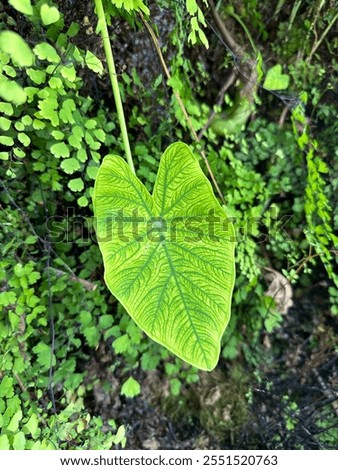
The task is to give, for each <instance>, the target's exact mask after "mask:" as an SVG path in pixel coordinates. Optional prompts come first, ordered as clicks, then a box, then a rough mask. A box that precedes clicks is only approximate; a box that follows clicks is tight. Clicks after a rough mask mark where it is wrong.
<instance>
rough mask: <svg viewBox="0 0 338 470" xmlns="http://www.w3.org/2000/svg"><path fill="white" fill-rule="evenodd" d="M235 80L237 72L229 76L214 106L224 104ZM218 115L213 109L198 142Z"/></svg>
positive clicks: (200, 132)
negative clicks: (226, 94)
mask: <svg viewBox="0 0 338 470" xmlns="http://www.w3.org/2000/svg"><path fill="white" fill-rule="evenodd" d="M235 80H236V72H234V71H233V72H231V74H230V75H229V77H228V79H227V81H226V82H225V83H224V85H223V86H222V88H221V89H220V91H219V93H218V97H217V101H216V103H215V105H214V106H221V104H222V103H223V99H224V95H225V93H226V91H227V90H228V88H230V87H231V85H232V84H233V83H234V81H235ZM216 114H217V113H216V111H215V110H214V109H213V110H212V111H211V113H210V115H209V117H208V120H207V122H206V123H205V124H204V126H203V128H202V129H201V130H200V131H199V133H198V134H197V137H198V140H201V139H202V137H203V135H204V133H205V131H206V130H207V129H208V128H209V126H210V124H211V122H212V120H213V119H214V117H215V115H216Z"/></svg>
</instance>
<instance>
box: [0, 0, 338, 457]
mask: <svg viewBox="0 0 338 470" xmlns="http://www.w3.org/2000/svg"><path fill="white" fill-rule="evenodd" d="M61 3H62V5H61ZM65 3H66V2H65ZM123 3H128V5H129V6H130V8H129V11H128V8H124V9H123V8H122V4H123ZM232 3H233V8H234V9H235V10H234V11H235V12H236V14H237V15H239V16H240V18H241V20H242V22H244V24H245V25H246V26H247V28H249V29H250V33H251V36H252V37H253V38H254V41H255V42H256V48H258V49H259V50H261V51H262V54H261V56H260V58H259V57H258V56H257V57H255V55H254V54H255V52H254V51H253V50H252V48H250V43H249V45H248V46H246V44H247V42H248V37H247V34H246V33H245V30H243V28H242V27H241V25H239V24H238V22H236V19H235V17H234V16H233V15H232V16H231V15H229V14H228V13H227V12H226V10H225V9H222V7H220V8H219V10H218V12H219V14H220V15H221V16H222V18H223V19H224V21H226V24H227V25H228V26H229V27H230V29H231V28H232V30H234V31H236V34H237V36H236V37H238V38H239V39H238V41H240V43H241V46H242V48H244V49H245V50H246V52H247V56H244V59H243V58H242V59H241V60H234V57H233V56H232V55H231V54H230V53H229V51H228V49H227V48H226V47H225V46H224V44H223V43H222V41H220V39H219V38H218V37H216V36H215V35H214V34H213V32H212V30H210V29H209V28H208V23H207V22H206V20H207V21H209V22H210V21H211V17H210V14H209V13H208V10H207V8H206V3H205V2H199V3H198V4H197V3H196V2H195V1H192V0H188V1H187V2H182V3H180V2H171V1H161V2H158V6H157V8H160V9H162V10H163V11H166V12H167V13H168V15H169V14H170V15H171V17H173V18H174V28H173V30H172V31H171V32H170V34H169V36H168V40H167V42H166V43H165V44H164V45H163V51H162V52H163V54H164V56H165V58H166V60H167V62H168V64H167V65H168V66H169V67H170V72H171V79H170V80H169V81H166V77H165V76H164V74H163V73H162V70H161V67H160V65H159V66H158V74H157V76H156V77H154V78H152V79H151V83H143V81H142V79H141V78H140V76H141V73H140V70H138V69H137V68H135V69H132V70H130V69H129V68H128V66H126V67H125V70H124V69H123V68H122V67H121V70H119V71H118V73H119V79H120V90H121V94H122V98H123V101H124V105H125V111H126V115H127V119H128V130H129V138H130V141H131V147H132V153H133V157H134V163H135V166H136V171H137V175H138V177H139V178H140V179H141V180H142V182H143V183H144V184H145V186H146V187H147V189H148V190H150V191H151V189H152V187H153V184H154V182H155V179H156V174H157V170H158V163H159V159H160V155H161V154H162V151H163V150H164V148H165V147H166V146H167V145H168V144H169V143H171V142H174V141H176V140H184V141H185V142H187V143H189V144H191V147H192V148H193V149H194V151H195V154H196V155H197V156H198V157H200V155H201V149H204V151H205V153H206V155H207V158H208V161H209V163H210V167H211V170H212V172H213V174H214V175H215V178H216V181H217V184H218V186H219V188H220V191H221V193H222V194H223V196H224V201H221V200H220V199H219V201H220V202H221V203H222V204H223V205H224V207H225V208H226V210H227V212H228V213H229V215H230V216H231V217H232V218H233V221H234V225H235V230H236V235H237V241H238V243H237V247H236V266H237V268H236V269H237V279H236V285H235V290H234V297H233V306H232V318H231V321H230V323H229V326H228V327H227V329H226V331H225V334H224V336H223V338H222V350H221V360H220V365H219V369H220V370H221V369H222V368H223V367H224V366H225V365H226V366H227V367H230V368H231V366H232V365H234V371H233V373H232V374H229V377H230V378H229V383H230V386H229V388H228V389H227V390H226V393H225V392H224V381H225V380H227V379H225V378H224V375H222V374H220V375H218V372H219V370H218V369H216V374H217V379H215V381H214V382H213V385H212V388H213V390H214V394H212V393H211V392H210V393H209V394H208V393H206V390H207V388H208V386H209V385H208V383H207V381H206V382H204V380H205V378H203V376H202V378H201V375H200V373H199V372H198V371H197V369H196V368H194V367H190V366H189V367H188V366H187V365H186V364H184V363H183V362H182V361H181V360H180V359H177V358H175V357H174V356H173V355H172V354H171V353H169V352H168V351H167V350H166V349H164V348H162V347H161V346H160V345H158V344H156V343H154V342H153V341H151V340H150V339H149V338H146V337H145V335H144V334H143V333H142V332H141V330H140V329H139V328H138V327H137V326H136V324H135V323H134V322H133V321H132V320H131V318H130V317H129V315H128V314H127V313H126V311H125V310H124V309H123V307H122V306H121V305H119V304H118V303H117V301H116V299H115V298H113V297H112V296H111V295H110V294H109V292H108V290H107V288H106V286H105V284H104V281H103V266H102V258H101V255H100V252H99V249H98V245H97V243H96V240H95V234H94V230H93V219H92V209H93V208H92V203H91V196H92V192H93V186H94V181H95V178H96V175H97V171H98V168H99V165H100V163H101V161H102V159H103V157H104V156H105V155H106V154H107V153H114V154H120V155H123V145H122V142H121V140H120V137H119V131H118V124H117V117H116V113H115V108H114V106H113V104H112V98H111V97H110V95H109V94H108V93H107V91H106V90H107V88H108V87H107V86H105V85H106V83H107V73H106V67H105V60H104V54H103V52H102V48H101V46H100V43H99V40H98V41H97V47H96V48H95V50H93V51H90V50H88V49H87V47H86V45H85V44H83V41H82V38H83V31H82V30H83V25H82V23H81V21H82V19H80V18H76V17H75V19H74V21H73V22H69V21H68V20H67V21H66V18H67V15H66V16H64V15H63V13H62V12H61V10H62V11H63V12H64V13H65V11H64V9H63V6H64V5H63V2H60V5H59V10H60V11H59V10H58V8H57V5H56V4H53V3H52V2H50V1H48V2H46V1H45V0H40V1H37V2H30V1H22V2H20V1H14V0H13V1H10V2H9V5H6V7H4V6H2V8H1V11H0V19H1V26H0V31H1V32H0V68H1V73H0V130H1V132H0V145H1V147H0V159H1V165H0V177H1V182H0V191H1V193H0V204H1V211H0V227H1V228H0V244H1V259H0V273H1V274H0V308H1V310H0V380H1V382H0V429H1V437H0V448H1V449H89V448H90V449H109V448H114V447H115V448H118V447H122V448H123V447H124V446H125V445H126V442H127V443H128V432H129V431H128V430H129V429H130V427H129V425H132V423H126V422H122V421H121V422H120V421H119V418H118V417H116V416H113V415H111V416H107V415H105V416H100V413H99V412H98V413H96V412H93V411H89V409H88V401H87V400H88V396H90V394H91V392H92V390H93V387H94V384H95V383H96V382H95V381H97V377H95V376H93V374H92V373H91V372H90V368H89V367H87V366H86V365H87V364H88V363H89V362H90V360H91V358H92V357H93V355H94V352H96V351H98V350H99V347H100V345H102V344H103V343H105V344H108V345H109V348H110V350H111V352H112V358H113V360H112V362H111V363H109V364H108V365H107V364H105V363H104V365H102V367H104V368H107V370H108V371H109V373H111V374H112V375H117V376H118V377H119V384H118V394H119V395H121V396H122V398H123V399H125V400H127V401H128V400H129V401H128V403H129V404H130V406H132V403H134V401H133V400H135V399H136V398H137V397H139V396H142V382H141V380H140V370H141V371H142V373H146V374H147V373H150V372H151V371H154V370H156V371H157V372H158V373H159V374H162V375H164V376H165V377H166V378H167V381H168V384H169V392H170V399H171V400H172V401H173V402H174V403H175V400H181V399H182V400H183V405H184V399H183V398H182V397H184V393H185V391H186V390H187V388H189V387H191V388H194V387H196V386H197V382H198V385H199V386H200V387H202V388H201V390H202V392H201V397H202V398H201V401H200V402H198V403H199V404H198V406H200V407H201V409H202V412H201V413H200V416H199V418H198V419H199V420H200V423H201V426H202V427H203V428H204V429H206V432H207V433H209V434H210V435H212V436H216V437H217V438H219V436H220V435H221V434H222V433H223V435H224V434H227V435H231V436H232V433H233V431H234V429H232V428H236V430H237V429H239V428H240V427H241V426H242V425H243V423H244V422H245V421H246V419H247V416H248V414H247V413H248V409H249V407H250V400H249V399H248V396H249V395H250V390H249V389H250V386H252V387H253V388H254V382H255V380H256V379H257V377H256V378H255V379H254V378H252V377H251V376H250V377H251V378H249V377H248V374H250V373H251V372H250V371H252V370H256V369H259V370H260V366H261V365H262V361H266V363H267V364H271V363H273V360H274V358H275V357H279V355H280V354H282V353H281V351H280V350H279V349H278V344H276V345H274V344H273V346H272V347H271V348H270V349H269V352H268V353H267V352H266V346H264V344H266V341H267V339H266V338H269V339H271V342H272V343H273V341H272V340H273V338H274V335H275V334H277V335H278V334H279V333H281V332H282V331H283V327H284V325H285V316H284V315H283V305H282V304H281V303H280V301H278V299H276V298H272V297H271V296H270V295H267V289H268V285H267V282H266V281H265V280H264V269H263V268H264V267H269V268H272V269H274V270H275V271H276V272H278V273H279V274H282V275H283V276H284V277H285V278H287V279H288V280H289V282H290V283H291V284H292V286H293V288H294V289H295V290H296V289H298V290H302V289H310V288H311V286H312V285H313V284H315V283H317V281H320V282H322V283H323V286H325V289H326V290H327V298H328V302H330V305H329V307H330V308H331V313H329V315H331V317H330V321H332V323H333V322H334V321H336V316H335V315H337V292H338V290H337V285H336V282H337V280H336V277H335V274H334V273H335V264H334V263H335V259H334V258H335V255H336V251H335V250H336V249H337V247H336V244H337V239H336V237H335V235H334V232H335V230H336V229H337V223H338V215H337V212H335V211H334V208H335V207H336V206H337V186H338V179H337V158H336V157H337V148H338V145H336V144H335V140H336V137H335V136H337V135H338V133H337V130H338V129H337V121H336V119H335V115H336V106H337V104H336V103H337V101H336V95H337V84H336V83H335V82H334V80H333V78H332V77H333V75H334V72H335V71H337V63H336V60H335V58H334V52H336V49H337V42H336V40H335V39H333V38H331V35H330V32H328V33H327V34H326V35H325V36H324V37H323V40H322V41H321V43H320V44H319V45H317V42H318V38H319V39H320V38H321V36H322V35H323V34H324V33H325V31H326V29H327V28H328V26H329V25H330V24H331V22H332V19H333V18H334V12H333V11H331V10H333V9H331V8H330V7H329V6H328V5H326V2H324V3H325V6H323V7H322V8H323V10H322V13H323V14H319V13H320V11H319V13H318V8H319V6H318V2H309V5H308V6H307V7H306V8H305V7H304V9H300V10H299V11H298V10H295V7H290V8H289V9H284V11H283V12H282V11H278V12H273V11H272V12H270V11H268V12H267V11H265V10H264V8H263V7H262V6H259V2H257V1H256V0H246V1H243V2H239V3H238V2H232ZM281 3H283V2H281ZM296 3H297V4H298V3H299V2H296ZM108 7H109V8H108ZM153 8H154V6H153V5H152V4H151V3H150V2H141V1H139V2H118V1H113V2H109V4H107V11H109V12H110V14H111V18H110V21H111V23H112V30H113V31H114V25H115V24H116V22H119V21H122V22H124V23H123V24H126V28H132V27H133V28H135V30H133V31H135V34H136V33H137V31H139V29H142V28H144V26H143V24H142V21H141V19H140V16H139V13H138V11H137V10H141V11H142V12H143V15H145V17H147V18H148V19H149V21H150V22H151V24H152V25H153V27H154V29H155V30H156V31H158V34H159V37H161V27H160V26H161V25H157V29H156V25H155V24H154V22H153V18H152V10H153ZM271 8H272V7H271ZM229 11H230V10H229ZM230 13H231V12H230ZM306 13H308V15H307V14H306ZM317 13H318V14H317ZM267 14H269V15H270V14H271V15H273V19H272V22H273V23H272V26H273V27H269V25H268V24H267V22H266V21H265V20H264V19H266V15H267ZM307 16H309V18H310V19H311V20H312V23H313V24H314V25H315V28H316V32H317V34H316V35H313V34H312V33H311V28H310V26H311V25H310V24H308V22H307V21H308V20H307ZM291 20H292V21H291ZM95 21H96V20H95V19H93V21H92V23H93V24H95ZM290 21H291V26H290ZM128 22H129V23H128ZM310 23H311V21H310ZM127 25H129V26H127ZM130 25H132V26H130ZM304 28H305V29H304ZM9 32H10V35H9V36H8V34H9ZM3 34H4V35H3ZM94 34H95V33H94ZM79 37H81V40H79V39H78V38H79ZM149 41H150V40H149ZM223 42H224V41H223ZM207 43H208V44H209V50H208V52H207V53H206V52H205V48H204V46H203V44H204V45H206V44H207ZM147 44H148V46H149V47H153V45H152V44H151V43H148V42H147ZM299 44H302V51H301V53H300V54H301V56H300V58H299V60H297V59H296V57H297V54H298V45H299ZM296 45H297V47H296ZM258 46H259V47H258ZM117 53H118V52H117ZM135 53H137V50H136V52H135ZM210 54H214V59H213V60H211V59H209V58H208V57H211V56H210ZM321 54H322V55H323V58H322V57H321ZM208 55H209V56H208ZM309 56H311V60H310V61H309V60H308V57H309ZM247 57H248V58H250V60H251V59H257V62H255V63H256V67H257V74H256V78H257V82H259V83H257V86H256V87H255V90H254V94H253V96H250V108H249V111H248V109H247V108H246V109H245V110H244V111H245V116H244V118H243V117H242V118H241V119H238V120H236V122H235V121H232V124H233V125H229V126H228V125H226V126H225V125H224V126H223V125H222V120H223V119H224V118H226V119H228V120H229V117H230V118H231V116H233V117H234V116H237V117H238V115H239V113H237V114H236V111H238V106H240V105H241V100H240V97H241V96H242V93H243V91H242V90H243V87H244V85H245V83H246V78H245V77H246V76H247V71H246V66H247V63H246V58H247ZM262 57H263V58H262ZM267 58H269V62H268V61H267ZM118 59H119V60H120V61H121V63H123V55H120V56H118ZM235 59H236V58H235ZM243 64H244V65H243ZM276 65H280V67H277V68H274V69H273V67H274V66H276ZM234 66H236V67H239V68H240V70H241V71H242V68H241V67H242V66H243V67H244V68H243V73H238V74H237V77H236V80H235V81H234V82H233V84H232V86H231V87H230V88H229V89H228V90H227V91H226V92H225V95H224V97H223V98H222V100H221V102H220V104H216V102H217V96H218V92H219V90H220V88H221V86H222V84H223V82H222V80H221V79H220V77H222V76H223V77H227V76H228V75H229V74H230V73H231V72H232V71H233V69H234ZM269 71H270V72H269ZM120 72H121V73H120ZM259 74H262V76H261V78H260V79H259V80H260V81H259V80H258V76H259ZM285 77H287V79H286V78H285ZM173 91H175V92H178V93H179V94H180V96H181V98H182V102H183V104H184V105H185V107H186V110H187V112H188V114H189V116H190V119H191V123H192V126H193V128H194V130H195V131H196V132H197V133H199V132H201V131H202V130H204V129H205V130H204V131H203V136H202V137H201V140H200V141H199V143H198V144H197V143H196V142H193V140H192V138H191V135H190V130H189V129H190V127H189V125H188V123H187V120H186V118H185V117H184V114H183V112H182V107H180V105H179V104H178V102H177V99H176V98H175V96H174V93H173ZM286 105H287V106H288V108H289V110H287V112H286V115H285V118H284V119H282V120H281V114H282V112H283V108H284V107H285V106H286ZM212 112H215V114H216V115H217V117H218V123H219V122H220V123H221V130H222V132H219V131H218V130H217V128H216V127H215V125H213V124H212V123H210V125H209V126H207V128H205V124H206V123H207V121H208V118H209V117H210V113H212ZM291 116H292V117H291ZM214 124H215V123H214ZM227 126H228V127H227ZM224 129H226V130H225V131H224ZM199 161H200V164H201V167H202V169H203V170H204V172H205V174H206V175H208V172H207V168H206V166H205V163H204V161H203V158H202V157H200V158H199ZM214 192H215V194H216V196H217V197H218V195H217V192H216V190H215V188H214ZM263 339H264V340H265V343H263ZM235 365H236V366H235ZM243 370H245V373H242V374H241V375H240V376H241V377H243V376H244V379H242V378H240V379H239V378H238V377H239V374H237V372H238V371H243ZM236 374H237V375H236ZM141 376H142V374H141ZM210 380H211V379H210ZM257 380H262V377H259V378H258V379H257ZM236 382H237V384H238V387H237V388H236ZM219 391H221V392H222V397H223V398H222V399H220V400H219V401H218V402H217V407H216V408H217V409H215V410H214V411H210V409H211V408H212V403H213V400H214V399H215V396H216V397H217V396H218V395H217V394H219ZM230 391H231V393H230ZM223 392H224V393H223ZM236 393H237V394H238V397H236V399H233V396H234V395H235V394H236ZM215 394H216V395H215ZM195 399H196V397H195V398H194V400H195ZM222 400H223V401H222ZM196 403H197V402H196ZM285 403H287V405H288V406H289V407H292V406H293V407H294V406H295V405H293V402H292V400H291V401H290V400H287V399H285ZM287 405H285V406H287ZM168 406H169V405H168ZM184 406H185V405H184ZM184 406H183V409H184ZM227 407H228V408H227ZM226 409H228V410H230V411H229V413H230V414H228V415H227V414H226V413H225V412H224V410H226ZM221 410H223V411H221ZM231 410H232V413H233V414H232V415H231ZM289 411H290V410H289ZM330 411H331V408H329V409H328V410H327V412H328V413H330ZM293 412H294V410H291V411H290V413H289V414H288V416H289V415H290V416H291V418H292V413H293ZM222 413H223V414H222ZM173 416H174V414H173ZM182 416H183V417H182ZM229 416H230V418H229ZM332 416H333V411H332ZM174 418H175V416H174ZM291 418H290V419H289V421H286V423H284V424H283V426H284V427H285V428H286V429H287V428H288V427H290V426H292V425H293V423H292V419H291ZM175 419H176V418H175ZM180 419H184V412H183V414H182V415H180ZM316 419H317V421H318V426H323V428H324V426H325V423H327V422H329V423H332V419H331V417H330V416H329V417H328V418H325V419H324V418H322V417H321V416H318V417H317V418H316ZM323 423H324V424H323ZM330 425H331V424H330ZM130 432H131V431H130ZM334 432H335V430H334V429H333V430H332V429H331V430H330V431H328V432H325V431H323V433H322V435H321V436H320V438H319V439H320V442H322V443H323V446H324V447H325V446H326V447H327V448H330V446H332V445H333V444H332V443H333V440H334V438H335V434H334ZM127 445H128V444H127Z"/></svg>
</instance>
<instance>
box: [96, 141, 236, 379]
mask: <svg viewBox="0 0 338 470" xmlns="http://www.w3.org/2000/svg"><path fill="white" fill-rule="evenodd" d="M93 203H94V212H95V217H96V225H97V228H96V231H97V238H98V242H99V246H100V249H101V252H102V255H103V260H104V265H105V281H106V284H107V286H108V287H109V289H110V290H111V292H112V294H113V295H114V296H115V297H116V298H117V299H118V300H119V301H120V302H121V304H122V305H123V306H124V307H125V308H126V310H127V311H128V312H129V314H130V315H131V317H132V318H133V319H134V320H135V322H136V323H137V324H138V325H139V326H140V328H142V329H143V330H144V331H145V332H146V333H147V334H148V335H149V336H150V337H151V338H152V339H154V340H155V341H157V342H158V343H160V344H162V345H164V346H166V347H167V348H168V349H170V350H171V351H172V352H174V353H175V354H177V355H178V356H179V357H181V358H182V359H184V360H185V361H186V362H189V363H190V364H192V365H195V366H196V367H199V368H201V369H205V370H211V369H213V368H214V367H215V366H216V364H217V361H218V357H219V352H220V340H221V337H222V335H223V332H224V329H225V327H226V325H227V323H228V321H229V318H230V304H231V294H232V289H233V284H234V278H235V267H234V245H235V242H234V230H233V226H232V224H231V223H230V221H229V219H228V218H227V216H226V214H225V212H224V210H223V209H222V207H221V206H220V205H219V203H218V201H217V200H216V198H215V196H214V194H213V191H212V188H211V185H210V183H209V181H208V180H207V178H206V177H205V176H204V174H203V172H202V170H201V168H200V166H199V164H198V161H197V159H196V158H195V156H194V155H193V154H192V152H191V150H190V149H189V147H188V146H187V145H185V144H182V143H176V144H173V145H171V146H170V147H169V148H168V149H167V150H166V151H165V153H164V155H163V156H162V159H161V163H160V167H159V170H158V175H157V179H156V182H155V187H154V191H153V195H152V196H151V195H150V194H149V192H148V191H147V189H146V188H145V186H144V185H143V184H142V183H141V182H140V181H139V180H138V179H137V178H136V176H134V175H133V173H132V172H131V170H130V168H129V166H128V165H127V164H126V162H125V161H124V160H123V159H122V158H120V157H117V156H107V157H106V158H105V159H104V161H103V163H102V165H101V167H100V170H99V173H98V176H97V179H96V183H95V189H94V195H93Z"/></svg>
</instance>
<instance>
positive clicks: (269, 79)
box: [263, 64, 290, 90]
mask: <svg viewBox="0 0 338 470" xmlns="http://www.w3.org/2000/svg"><path fill="white" fill-rule="evenodd" d="M289 81H290V77H289V75H286V74H284V73H283V71H282V66H281V65H280V64H277V65H274V66H273V67H271V69H269V70H268V72H267V74H266V77H265V81H264V84H263V87H264V88H266V89H267V90H286V89H287V87H288V86H289Z"/></svg>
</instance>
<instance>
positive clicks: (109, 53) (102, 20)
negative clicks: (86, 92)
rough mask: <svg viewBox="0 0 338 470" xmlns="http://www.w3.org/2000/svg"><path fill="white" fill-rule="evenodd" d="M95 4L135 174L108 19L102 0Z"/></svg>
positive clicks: (117, 105) (126, 143)
mask: <svg viewBox="0 0 338 470" xmlns="http://www.w3.org/2000/svg"><path fill="white" fill-rule="evenodd" d="M94 3H95V8H96V14H97V17H98V20H99V21H98V30H99V32H100V34H101V37H102V41H103V47H104V52H105V54H106V59H107V65H108V72H109V77H110V82H111V85H112V89H113V94H114V99H115V105H116V111H117V117H118V120H119V124H120V129H121V135H122V140H123V145H124V151H125V153H126V157H127V161H128V164H129V166H130V169H131V171H132V172H133V173H134V174H135V168H134V163H133V157H132V155H131V150H130V144H129V138H128V131H127V125H126V119H125V117H124V112H123V105H122V99H121V95H120V89H119V83H118V80H117V74H116V69H115V62H114V56H113V51H112V47H111V44H110V40H109V32H108V27H107V22H106V17H105V13H104V9H103V5H102V0H94Z"/></svg>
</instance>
